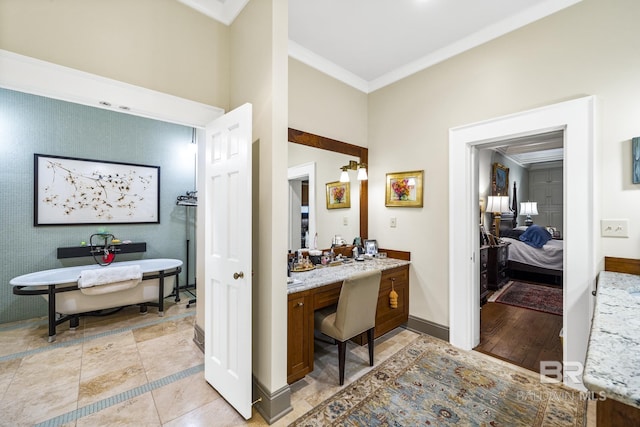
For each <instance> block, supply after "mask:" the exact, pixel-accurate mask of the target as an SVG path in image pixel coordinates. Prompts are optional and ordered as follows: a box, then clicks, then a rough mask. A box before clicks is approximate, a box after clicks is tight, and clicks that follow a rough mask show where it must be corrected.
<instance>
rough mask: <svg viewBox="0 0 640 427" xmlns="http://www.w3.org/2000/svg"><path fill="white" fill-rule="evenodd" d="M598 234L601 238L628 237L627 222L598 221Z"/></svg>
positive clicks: (613, 220)
mask: <svg viewBox="0 0 640 427" xmlns="http://www.w3.org/2000/svg"><path fill="white" fill-rule="evenodd" d="M600 234H601V235H602V237H629V220H628V219H603V220H600Z"/></svg>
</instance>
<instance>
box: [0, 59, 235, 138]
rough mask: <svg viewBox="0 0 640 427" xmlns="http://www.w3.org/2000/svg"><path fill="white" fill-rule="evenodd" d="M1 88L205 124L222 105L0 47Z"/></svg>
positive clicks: (181, 122)
mask: <svg viewBox="0 0 640 427" xmlns="http://www.w3.org/2000/svg"><path fill="white" fill-rule="evenodd" d="M0 70H2V71H1V72H0V87H3V88H5V89H10V90H15V91H19V92H25V93H30V94H32V95H39V96H45V97H48V98H54V99H59V100H62V101H68V102H74V103H76V104H82V105H87V106H90V107H96V108H102V109H106V110H112V111H117V112H120V113H125V114H132V115H135V116H140V117H146V118H150V119H156V120H162V121H165V122H170V123H176V124H181V125H185V126H189V127H204V126H205V125H206V124H207V123H209V122H210V121H211V120H213V119H215V118H217V117H219V116H221V115H222V114H224V110H223V109H221V108H217V107H213V106H211V105H207V104H202V103H199V102H196V101H191V100H188V99H184V98H180V97H177V96H173V95H169V94H166V93H162V92H157V91H154V90H151V89H147V88H143V87H140V86H134V85H131V84H128V83H124V82H120V81H117V80H112V79H108V78H105V77H101V76H98V75H95V74H91V73H87V72H84V71H79V70H76V69H73V68H69V67H64V66H62V65H57V64H53V63H51V62H46V61H42V60H39V59H35V58H31V57H29V56H24V55H19V54H17V53H13V52H9V51H7V50H0Z"/></svg>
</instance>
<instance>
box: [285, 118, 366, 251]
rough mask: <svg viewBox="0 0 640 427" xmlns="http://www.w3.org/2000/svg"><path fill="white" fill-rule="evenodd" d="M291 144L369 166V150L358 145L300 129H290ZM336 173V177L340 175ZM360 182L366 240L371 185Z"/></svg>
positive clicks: (362, 221)
mask: <svg viewBox="0 0 640 427" xmlns="http://www.w3.org/2000/svg"><path fill="white" fill-rule="evenodd" d="M288 139H289V142H292V143H294V144H300V145H306V146H308V147H315V148H320V149H322V150H328V151H333V152H335V153H341V154H346V155H349V156H354V157H358V158H359V159H360V163H365V164H369V149H368V148H366V147H360V146H358V145H353V144H349V143H346V142H342V141H338V140H335V139H331V138H327V137H324V136H320V135H315V134H312V133H309V132H305V131H301V130H298V129H292V128H289V132H288ZM338 173H339V172H338V171H336V176H337V175H338ZM359 182H360V237H361V238H362V239H366V238H367V237H368V236H369V193H368V190H369V184H368V181H359Z"/></svg>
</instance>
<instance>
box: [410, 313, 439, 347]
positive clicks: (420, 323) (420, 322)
mask: <svg viewBox="0 0 640 427" xmlns="http://www.w3.org/2000/svg"><path fill="white" fill-rule="evenodd" d="M406 328H407V329H409V330H410V331H415V332H420V333H423V334H427V335H431V336H432V337H436V338H440V339H441V340H444V341H449V328H448V327H447V326H443V325H440V324H438V323H434V322H430V321H428V320H425V319H421V318H419V317H415V316H411V315H409V320H408V321H407V326H406Z"/></svg>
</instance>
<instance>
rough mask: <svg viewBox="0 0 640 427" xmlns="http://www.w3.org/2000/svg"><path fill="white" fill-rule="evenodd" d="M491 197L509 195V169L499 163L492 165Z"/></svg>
mask: <svg viewBox="0 0 640 427" xmlns="http://www.w3.org/2000/svg"><path fill="white" fill-rule="evenodd" d="M491 195H492V196H508V195H509V168H508V167H506V166H504V165H501V164H500V163H494V164H493V169H492V171H491Z"/></svg>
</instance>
